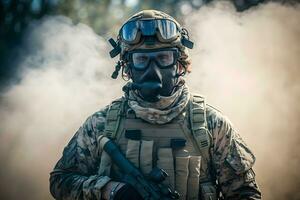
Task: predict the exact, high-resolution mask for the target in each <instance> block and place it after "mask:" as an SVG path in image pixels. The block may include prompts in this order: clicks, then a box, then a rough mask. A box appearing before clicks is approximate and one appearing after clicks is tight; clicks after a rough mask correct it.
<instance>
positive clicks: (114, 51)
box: [108, 38, 121, 58]
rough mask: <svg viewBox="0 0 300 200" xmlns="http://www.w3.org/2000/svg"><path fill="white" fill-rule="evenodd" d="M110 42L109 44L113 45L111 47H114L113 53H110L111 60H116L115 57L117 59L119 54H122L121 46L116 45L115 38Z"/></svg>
mask: <svg viewBox="0 0 300 200" xmlns="http://www.w3.org/2000/svg"><path fill="white" fill-rule="evenodd" d="M108 41H109V43H110V44H111V46H112V47H113V50H111V51H110V52H109V55H110V57H111V58H114V57H116V56H117V55H118V54H119V53H121V47H120V45H118V44H117V43H116V41H115V40H114V39H113V38H110V39H109V40H108Z"/></svg>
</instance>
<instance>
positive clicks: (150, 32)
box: [119, 19, 181, 44]
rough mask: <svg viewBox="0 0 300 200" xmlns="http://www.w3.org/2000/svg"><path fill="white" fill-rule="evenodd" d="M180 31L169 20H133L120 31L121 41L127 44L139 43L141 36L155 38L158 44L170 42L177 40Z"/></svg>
mask: <svg viewBox="0 0 300 200" xmlns="http://www.w3.org/2000/svg"><path fill="white" fill-rule="evenodd" d="M180 31H181V29H180V28H179V27H178V26H177V24H176V23H175V22H174V21H172V20H169V19H135V20H131V21H129V22H127V23H125V24H124V25H123V26H122V28H121V29H120V33H119V35H120V37H121V39H122V40H123V41H124V42H126V43H128V44H137V43H139V42H140V39H141V35H143V36H154V35H156V36H157V39H158V40H159V41H160V42H171V41H174V40H176V39H177V38H178V36H179V35H180Z"/></svg>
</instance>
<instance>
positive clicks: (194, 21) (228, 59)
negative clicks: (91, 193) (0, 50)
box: [0, 2, 300, 200]
mask: <svg viewBox="0 0 300 200" xmlns="http://www.w3.org/2000/svg"><path fill="white" fill-rule="evenodd" d="M299 11H300V9H299V7H287V6H282V5H279V4H274V3H269V4H267V5H262V6H260V7H258V8H254V9H252V10H249V11H246V12H245V13H236V12H234V9H233V7H232V6H230V4H227V3H224V2H223V3H216V4H212V5H210V6H208V7H203V8H201V9H200V10H199V11H197V12H194V13H193V14H192V15H191V16H187V19H188V20H187V23H186V25H187V28H188V30H190V31H189V32H190V34H191V37H192V39H193V40H194V42H195V44H196V48H195V49H194V50H192V51H191V54H192V60H193V72H192V73H191V74H190V75H189V76H188V77H187V79H188V84H189V86H190V88H191V90H192V91H194V92H198V93H202V94H205V95H206V96H207V98H208V101H209V102H210V103H212V104H213V105H216V106H217V107H218V108H220V109H221V110H222V111H223V112H224V113H225V114H226V115H228V116H229V118H230V119H231V120H232V121H233V123H234V124H235V126H236V128H237V129H238V130H239V133H240V134H241V135H242V137H243V138H244V139H245V140H246V141H247V143H248V144H249V146H250V147H251V148H252V149H253V151H254V152H255V153H256V156H257V163H256V167H255V169H256V174H257V178H258V181H259V184H260V187H261V189H262V191H263V194H264V199H273V200H274V199H299V191H298V188H299V186H300V184H299V178H300V177H299V172H298V171H297V169H299V166H300V163H299V162H300V158H299V155H298V152H299V147H298V146H299V139H300V138H299V134H297V133H298V130H299V128H300V127H299V124H298V123H297V121H298V119H299V117H300V108H299V106H298V99H299V97H300V81H299V78H298V74H299V67H300V57H299V55H300V12H299ZM30 30H31V31H30V32H29V34H28V39H27V42H26V46H27V48H26V53H24V58H23V59H22V61H21V67H22V72H21V77H22V79H21V81H20V83H18V84H16V85H14V86H12V87H11V88H10V89H9V90H8V91H7V92H6V93H3V94H2V95H1V102H0V107H1V109H0V127H1V133H0V158H1V159H2V160H3V162H2V163H3V164H2V167H1V170H0V178H1V179H2V180H1V181H0V182H1V183H0V184H1V191H0V192H1V194H0V196H1V197H2V198H3V199H20V198H21V199H51V197H50V194H49V191H48V178H49V172H50V171H51V170H52V168H53V166H54V164H55V162H56V161H57V160H58V159H59V157H60V156H61V152H62V150H63V147H64V146H65V145H66V143H67V142H68V140H69V139H70V138H71V137H72V135H73V134H74V132H75V131H76V130H77V129H78V128H79V126H80V125H81V124H82V123H83V122H84V120H85V119H86V118H87V117H88V116H89V115H90V114H92V113H93V112H95V111H97V110H99V109H100V108H102V107H103V106H105V105H106V104H108V103H109V102H110V101H111V100H112V99H115V98H117V97H119V96H120V95H121V94H122V92H121V87H122V85H123V84H124V82H123V81H122V80H120V79H119V80H117V81H116V80H111V78H110V75H111V73H112V71H113V70H114V61H113V60H111V59H110V58H109V56H108V52H109V50H110V47H109V46H108V45H107V41H106V40H105V39H103V38H101V37H99V36H97V35H96V34H95V33H94V32H93V31H92V30H91V29H90V28H89V27H87V26H85V25H83V24H78V25H73V24H72V23H71V22H70V20H69V19H67V18H64V17H47V18H44V19H43V20H41V21H39V22H36V23H35V24H33V25H32V27H31V29H30ZM297 145H298V146H297ZM275 180H278V181H277V182H276V181H275ZM279 180H280V182H279ZM18 188H21V189H18Z"/></svg>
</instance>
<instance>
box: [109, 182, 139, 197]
mask: <svg viewBox="0 0 300 200" xmlns="http://www.w3.org/2000/svg"><path fill="white" fill-rule="evenodd" d="M113 200H143V198H142V197H141V195H140V194H139V193H138V192H137V191H136V190H135V189H134V188H133V187H132V186H131V185H129V184H125V185H124V186H122V187H121V188H120V189H119V190H118V191H117V192H116V194H115V196H114V198H113Z"/></svg>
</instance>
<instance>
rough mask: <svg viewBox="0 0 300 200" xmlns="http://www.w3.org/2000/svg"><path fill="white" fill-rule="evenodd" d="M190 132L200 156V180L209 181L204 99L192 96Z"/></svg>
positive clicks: (208, 136)
mask: <svg viewBox="0 0 300 200" xmlns="http://www.w3.org/2000/svg"><path fill="white" fill-rule="evenodd" d="M189 109H190V110H189V113H190V124H191V131H192V134H193V137H194V139H195V140H196V143H197V147H198V149H199V151H200V154H201V156H202V161H201V173H200V180H207V179H209V172H208V171H207V170H208V162H209V160H210V156H209V151H210V146H211V135H210V133H209V131H208V129H207V122H206V105H205V100H204V97H202V96H199V95H192V96H191V98H190V105H189Z"/></svg>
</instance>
